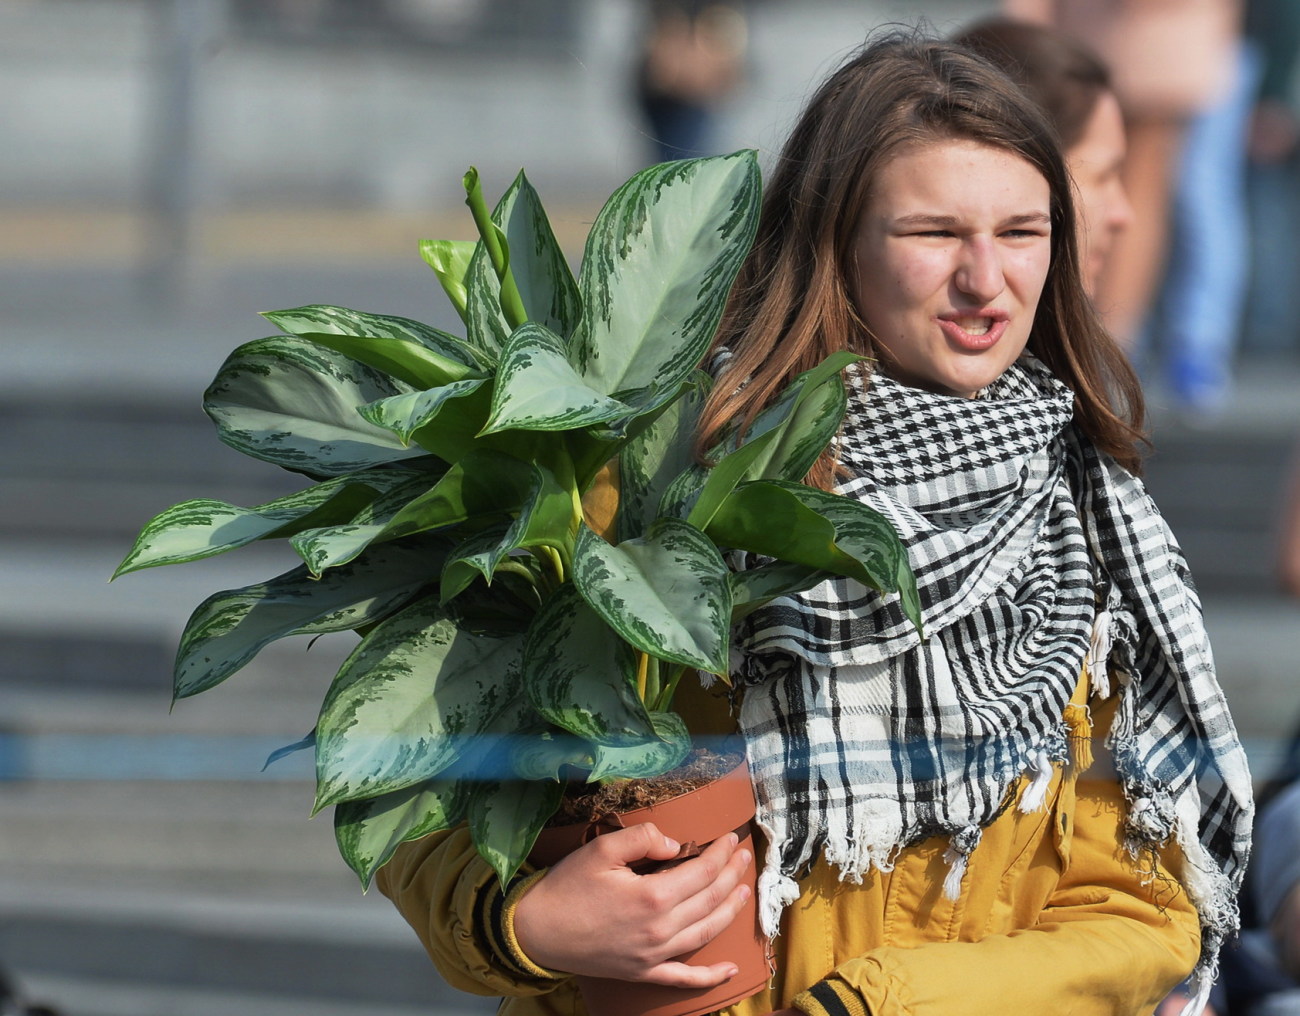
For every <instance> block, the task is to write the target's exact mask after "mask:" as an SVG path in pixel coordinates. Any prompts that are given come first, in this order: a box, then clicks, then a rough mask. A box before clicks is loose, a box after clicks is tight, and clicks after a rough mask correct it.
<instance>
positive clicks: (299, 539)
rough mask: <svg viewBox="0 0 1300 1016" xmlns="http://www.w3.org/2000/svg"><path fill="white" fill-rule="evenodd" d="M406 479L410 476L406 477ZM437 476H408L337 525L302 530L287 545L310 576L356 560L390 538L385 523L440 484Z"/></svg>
mask: <svg viewBox="0 0 1300 1016" xmlns="http://www.w3.org/2000/svg"><path fill="white" fill-rule="evenodd" d="M408 476H409V474H408ZM439 479H440V477H439V476H437V475H436V474H434V475H425V476H409V478H408V479H407V480H406V481H405V482H404V483H401V484H399V485H398V486H395V487H393V488H392V489H391V490H386V491H384V493H382V494H380V495H379V496H378V497H377V498H375V499H374V500H373V501H372V502H371V503H370V504H368V505H366V506H365V507H364V508H362V509H361V510H360V511H359V512H357V513H356V515H354V516H353V517H352V519H351V521H349V522H347V523H344V524H343V525H340V526H319V527H317V528H315V529H304V530H302V531H300V532H298V533H295V534H294V535H293V536H292V537H290V539H289V545H290V546H291V547H293V549H294V551H295V552H296V553H297V554H298V556H299V557H301V558H302V559H303V562H304V563H305V564H306V565H307V567H308V568H309V569H311V573H312V574H313V575H321V574H323V573H324V571H325V569H326V568H337V567H338V566H339V565H341V564H346V563H347V562H349V561H351V560H353V559H354V558H356V556H357V555H358V554H360V553H361V552H362V551H363V550H365V549H366V548H367V547H368V546H370V544H372V543H375V542H381V539H382V540H387V539H391V537H387V536H385V535H384V530H385V528H386V527H387V525H388V523H389V522H390V521H391V520H392V518H393V516H395V515H396V514H397V513H398V512H399V511H401V510H402V509H403V508H405V507H406V506H407V505H408V504H410V502H411V501H412V500H414V499H415V498H416V497H418V496H419V495H420V494H423V493H424V492H425V491H427V490H429V489H430V488H431V487H433V486H434V485H436V484H437V483H438V482H439Z"/></svg>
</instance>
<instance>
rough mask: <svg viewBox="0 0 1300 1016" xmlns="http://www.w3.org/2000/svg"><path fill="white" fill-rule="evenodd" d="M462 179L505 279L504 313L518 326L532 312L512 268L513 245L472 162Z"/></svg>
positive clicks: (493, 259) (496, 268)
mask: <svg viewBox="0 0 1300 1016" xmlns="http://www.w3.org/2000/svg"><path fill="white" fill-rule="evenodd" d="M462 183H463V184H464V185H465V195H466V196H465V204H467V205H469V210H470V214H471V215H473V216H474V225H475V226H477V227H478V235H479V237H480V238H481V239H482V240H483V247H484V249H485V250H486V251H487V255H488V259H489V260H490V261H491V262H492V268H493V270H494V271H495V272H496V273H497V279H499V280H500V282H501V313H503V314H504V315H505V316H506V321H507V322H509V324H510V327H511V328H518V327H519V326H520V325H522V324H523V323H524V322H525V321H527V320H528V312H527V311H526V310H524V301H523V297H521V296H520V295H519V287H518V286H516V285H515V277H514V275H513V274H512V273H511V271H510V245H509V244H508V243H507V242H506V238H505V234H504V233H502V232H501V229H500V227H498V226H497V224H496V223H495V222H493V221H492V214H491V213H490V212H489V211H488V206H487V201H486V200H485V199H484V197H483V188H482V187H481V186H480V185H479V179H478V170H477V169H475V168H474V167H473V166H470V168H469V170H468V171H467V172H466V173H465V177H464V179H463V180H462Z"/></svg>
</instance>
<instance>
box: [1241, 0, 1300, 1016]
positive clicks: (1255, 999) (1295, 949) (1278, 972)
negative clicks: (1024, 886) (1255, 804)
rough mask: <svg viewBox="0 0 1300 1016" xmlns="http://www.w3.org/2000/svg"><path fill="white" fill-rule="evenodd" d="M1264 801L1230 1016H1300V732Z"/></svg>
mask: <svg viewBox="0 0 1300 1016" xmlns="http://www.w3.org/2000/svg"><path fill="white" fill-rule="evenodd" d="M1288 2H1290V0H1288ZM1258 801H1259V813H1258V818H1257V821H1256V824H1255V850H1254V853H1253V856H1252V857H1251V863H1250V871H1249V872H1248V874H1247V877H1246V883H1245V886H1244V888H1243V899H1242V927H1243V931H1242V932H1241V934H1240V936H1239V941H1238V943H1237V944H1236V945H1235V947H1229V948H1227V949H1225V950H1224V952H1223V966H1222V975H1223V977H1222V980H1223V989H1224V991H1223V994H1224V999H1225V1003H1226V1014H1227V1016H1300V729H1297V730H1296V731H1295V732H1294V733H1293V734H1292V735H1291V738H1290V740H1289V742H1288V745H1287V750H1286V752H1285V755H1284V758H1283V761H1282V764H1281V765H1280V766H1279V767H1278V769H1277V771H1276V772H1275V773H1274V774H1273V776H1272V777H1270V779H1269V780H1268V781H1266V782H1265V784H1264V786H1263V787H1262V788H1261V789H1260V791H1259V795H1258Z"/></svg>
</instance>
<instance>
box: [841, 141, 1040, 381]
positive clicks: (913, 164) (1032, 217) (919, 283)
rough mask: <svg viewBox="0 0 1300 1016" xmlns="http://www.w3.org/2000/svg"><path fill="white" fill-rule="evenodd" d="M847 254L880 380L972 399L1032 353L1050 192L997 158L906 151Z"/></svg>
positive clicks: (952, 145)
mask: <svg viewBox="0 0 1300 1016" xmlns="http://www.w3.org/2000/svg"><path fill="white" fill-rule="evenodd" d="M854 247H855V252H856V255H857V276H856V278H855V279H854V280H853V282H854V283H855V290H856V291H855V293H854V296H855V297H856V299H857V303H858V310H859V312H860V313H861V315H862V317H863V320H864V321H865V322H866V324H867V327H868V328H870V330H871V333H872V335H873V336H874V337H875V339H876V343H877V346H878V347H879V348H880V353H881V364H880V367H881V369H882V370H884V371H885V373H887V374H889V375H890V376H892V377H894V378H896V379H897V380H899V381H901V382H903V383H904V384H908V385H912V386H913V387H916V388H924V389H926V390H928V391H933V392H940V393H943V394H948V395H961V396H963V397H966V398H970V397H971V396H973V395H974V394H975V393H976V392H978V391H979V390H980V389H981V388H984V387H986V386H987V385H989V384H991V383H992V382H993V381H994V380H996V379H997V378H998V377H999V376H1001V374H1002V372H1003V371H1005V370H1006V369H1007V368H1008V367H1009V366H1010V365H1011V364H1012V363H1014V362H1015V360H1016V358H1017V357H1018V356H1020V354H1021V352H1022V351H1023V350H1024V348H1025V343H1026V342H1028V341H1029V332H1030V329H1031V328H1032V327H1033V323H1034V311H1035V310H1036V309H1037V307H1038V297H1039V295H1040V294H1041V293H1042V291H1043V285H1044V283H1045V282H1046V280H1047V267H1048V264H1049V262H1050V260H1051V193H1050V189H1049V187H1048V184H1047V180H1046V178H1045V177H1044V176H1043V175H1042V174H1041V173H1040V172H1039V171H1038V170H1037V169H1035V168H1034V167H1033V166H1032V165H1031V164H1030V163H1029V162H1027V161H1026V160H1025V159H1023V158H1021V157H1020V156H1019V155H1016V154H1014V153H1012V152H1009V151H1006V150H1005V149H1001V148H994V147H991V146H989V145H983V144H980V143H978V142H974V141H965V140H950V141H937V142H931V143H926V144H917V145H913V146H910V147H907V148H904V149H903V150H902V152H901V153H900V154H898V155H896V156H894V158H892V159H891V160H889V161H888V162H887V163H885V165H884V166H883V167H882V168H881V169H880V171H879V172H878V173H877V175H876V180H875V182H874V184H873V186H872V188H871V192H870V195H869V197H868V200H867V208H866V211H865V213H864V214H863V216H862V221H861V222H860V223H859V224H858V228H857V235H856V237H855V239H854Z"/></svg>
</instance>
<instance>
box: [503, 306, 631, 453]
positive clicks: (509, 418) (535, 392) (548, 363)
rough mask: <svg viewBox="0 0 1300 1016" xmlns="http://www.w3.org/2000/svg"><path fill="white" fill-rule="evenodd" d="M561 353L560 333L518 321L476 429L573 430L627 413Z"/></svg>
mask: <svg viewBox="0 0 1300 1016" xmlns="http://www.w3.org/2000/svg"><path fill="white" fill-rule="evenodd" d="M565 357H566V353H565V343H564V340H563V339H562V338H560V336H558V335H556V334H555V333H554V332H552V331H551V330H550V329H549V328H546V327H545V326H543V325H539V324H536V323H535V322H532V321H529V322H526V323H525V324H523V325H521V326H520V327H519V328H518V329H517V330H516V331H515V333H514V334H513V335H511V336H510V338H509V340H508V341H507V342H506V345H505V348H504V349H502V351H501V365H500V367H499V368H498V372H497V379H496V385H495V387H494V388H493V390H492V414H491V416H490V417H489V418H488V422H487V424H486V425H484V427H483V430H482V431H481V433H483V434H493V433H496V432H498V431H502V430H575V429H577V428H579V427H586V426H590V425H591V424H595V423H607V422H609V421H611V420H617V419H620V418H624V417H628V416H630V415H631V414H632V412H633V410H632V409H631V408H630V407H629V406H626V405H624V404H623V403H622V402H619V401H618V400H617V399H611V398H608V397H607V396H605V395H602V394H601V393H600V392H598V391H595V390H593V389H592V388H590V387H589V386H588V385H587V384H586V383H584V382H583V380H582V378H581V377H579V376H578V374H577V372H576V371H575V370H574V369H573V366H572V365H571V364H570V363H569V361H568V360H567V359H566V358H565Z"/></svg>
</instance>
